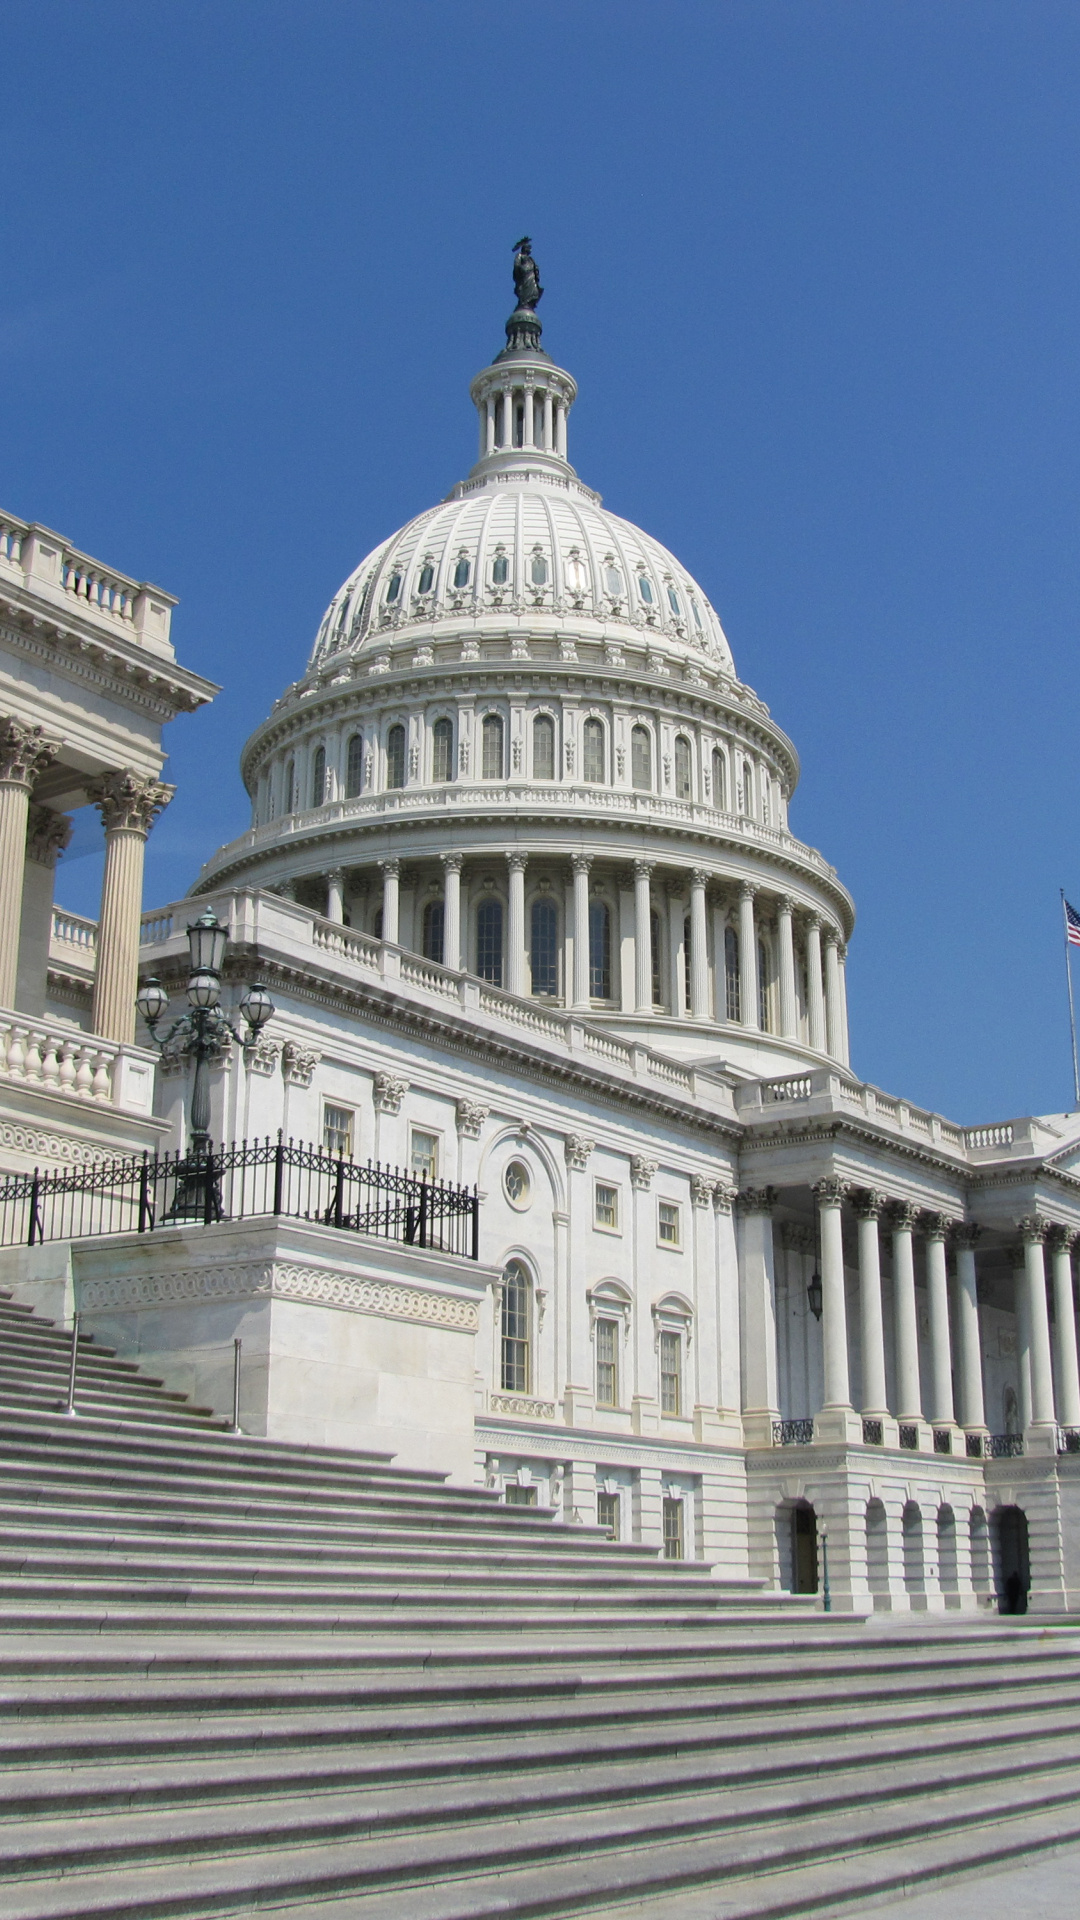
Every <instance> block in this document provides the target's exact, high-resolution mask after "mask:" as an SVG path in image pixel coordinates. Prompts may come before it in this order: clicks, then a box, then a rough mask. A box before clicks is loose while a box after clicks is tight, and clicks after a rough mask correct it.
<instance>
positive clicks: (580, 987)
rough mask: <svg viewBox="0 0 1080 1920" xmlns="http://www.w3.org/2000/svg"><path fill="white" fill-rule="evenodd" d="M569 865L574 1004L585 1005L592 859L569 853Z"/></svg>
mask: <svg viewBox="0 0 1080 1920" xmlns="http://www.w3.org/2000/svg"><path fill="white" fill-rule="evenodd" d="M570 865H571V867H572V868H573V870H574V1005H575V1007H587V1006H588V1005H589V1002H590V1001H591V999H592V994H591V993H590V991H589V988H590V985H591V979H590V954H589V869H590V868H591V866H592V860H591V858H590V857H589V855H588V854H587V853H575V854H572V855H571V859H570ZM612 946H613V948H614V949H615V951H616V952H617V951H618V945H617V941H615V940H614V939H613V940H612Z"/></svg>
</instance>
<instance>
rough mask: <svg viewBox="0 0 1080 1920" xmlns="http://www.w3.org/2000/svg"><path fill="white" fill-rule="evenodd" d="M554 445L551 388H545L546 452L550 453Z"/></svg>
mask: <svg viewBox="0 0 1080 1920" xmlns="http://www.w3.org/2000/svg"><path fill="white" fill-rule="evenodd" d="M553 444H554V440H553V427H552V412H551V388H550V387H545V388H544V452H545V453H550V452H551V449H552V446H553Z"/></svg>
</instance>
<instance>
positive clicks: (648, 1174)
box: [630, 1153, 658, 1193]
mask: <svg viewBox="0 0 1080 1920" xmlns="http://www.w3.org/2000/svg"><path fill="white" fill-rule="evenodd" d="M657 1164H658V1163H657V1162H656V1161H655V1160H647V1159H646V1157H645V1155H644V1154H643V1153H632V1154H631V1156H630V1185H631V1186H632V1187H636V1188H637V1189H638V1191H639V1193H647V1192H648V1190H649V1188H650V1187H651V1186H652V1183H653V1180H654V1178H655V1176H656V1168H657Z"/></svg>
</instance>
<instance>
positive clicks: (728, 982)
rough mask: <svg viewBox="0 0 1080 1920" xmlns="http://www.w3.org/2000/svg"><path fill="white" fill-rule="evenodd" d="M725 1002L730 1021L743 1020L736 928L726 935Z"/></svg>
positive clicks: (730, 929)
mask: <svg viewBox="0 0 1080 1920" xmlns="http://www.w3.org/2000/svg"><path fill="white" fill-rule="evenodd" d="M724 1002H725V1011H726V1013H727V1017H728V1019H729V1020H741V1019H742V989H741V987H740V984H739V936H738V934H737V933H736V931H735V929H734V927H728V929H727V931H726V933H725V934H724Z"/></svg>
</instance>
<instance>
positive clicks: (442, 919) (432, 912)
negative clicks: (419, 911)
mask: <svg viewBox="0 0 1080 1920" xmlns="http://www.w3.org/2000/svg"><path fill="white" fill-rule="evenodd" d="M445 929H446V908H445V906H444V904H443V902H442V901H441V900H429V901H428V903H427V905H426V907H425V908H424V926H423V951H424V959H425V960H435V961H437V962H438V964H439V966H440V967H441V966H442V964H443V947H444V936H445Z"/></svg>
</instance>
